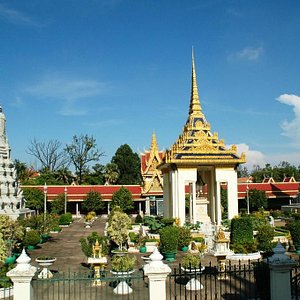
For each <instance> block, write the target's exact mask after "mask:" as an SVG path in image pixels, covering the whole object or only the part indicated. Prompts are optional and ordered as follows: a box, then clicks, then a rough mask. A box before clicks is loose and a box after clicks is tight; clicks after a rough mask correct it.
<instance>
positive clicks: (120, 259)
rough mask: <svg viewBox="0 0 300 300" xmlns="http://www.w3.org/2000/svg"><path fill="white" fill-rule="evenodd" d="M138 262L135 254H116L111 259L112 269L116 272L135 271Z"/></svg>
mask: <svg viewBox="0 0 300 300" xmlns="http://www.w3.org/2000/svg"><path fill="white" fill-rule="evenodd" d="M135 263H136V257H135V256H129V255H122V256H114V257H113V258H112V260H111V269H112V272H115V273H130V272H133V268H134V265H135Z"/></svg>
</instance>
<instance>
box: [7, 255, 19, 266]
mask: <svg viewBox="0 0 300 300" xmlns="http://www.w3.org/2000/svg"><path fill="white" fill-rule="evenodd" d="M15 261H16V257H15V256H8V257H6V258H5V261H4V262H5V263H6V264H7V265H12V264H13V263H14V262H15Z"/></svg>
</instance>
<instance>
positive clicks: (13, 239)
mask: <svg viewBox="0 0 300 300" xmlns="http://www.w3.org/2000/svg"><path fill="white" fill-rule="evenodd" d="M0 232H1V238H2V240H3V243H2V242H1V243H0V244H1V245H2V247H3V249H2V251H4V252H5V254H6V257H8V256H11V255H12V251H13V249H14V248H15V247H16V246H18V244H19V243H20V242H21V239H22V238H23V235H24V231H23V227H22V226H21V225H20V224H19V223H18V222H17V221H14V220H12V219H11V218H10V217H8V216H4V215H0ZM0 252H1V251H0Z"/></svg>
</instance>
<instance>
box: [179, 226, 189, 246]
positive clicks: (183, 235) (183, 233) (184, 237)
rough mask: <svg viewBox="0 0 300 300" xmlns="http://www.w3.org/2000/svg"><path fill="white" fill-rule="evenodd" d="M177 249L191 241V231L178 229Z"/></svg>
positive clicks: (182, 228)
mask: <svg viewBox="0 0 300 300" xmlns="http://www.w3.org/2000/svg"><path fill="white" fill-rule="evenodd" d="M178 234H179V236H178V247H179V248H182V247H184V246H188V245H189V244H190V242H191V241H192V236H191V231H190V229H188V228H185V227H178Z"/></svg>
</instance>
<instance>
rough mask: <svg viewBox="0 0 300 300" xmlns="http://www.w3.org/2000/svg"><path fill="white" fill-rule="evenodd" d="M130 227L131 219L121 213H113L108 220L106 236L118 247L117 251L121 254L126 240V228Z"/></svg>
mask: <svg viewBox="0 0 300 300" xmlns="http://www.w3.org/2000/svg"><path fill="white" fill-rule="evenodd" d="M130 225H131V219H130V218H129V217H128V215H127V214H126V213H124V212H121V211H114V213H113V215H112V216H111V217H110V219H109V224H108V227H107V234H108V236H109V238H110V239H111V240H112V241H113V242H114V243H115V244H116V245H117V246H118V251H121V252H123V251H124V247H125V244H126V242H127V240H128V227H129V226H130Z"/></svg>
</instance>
